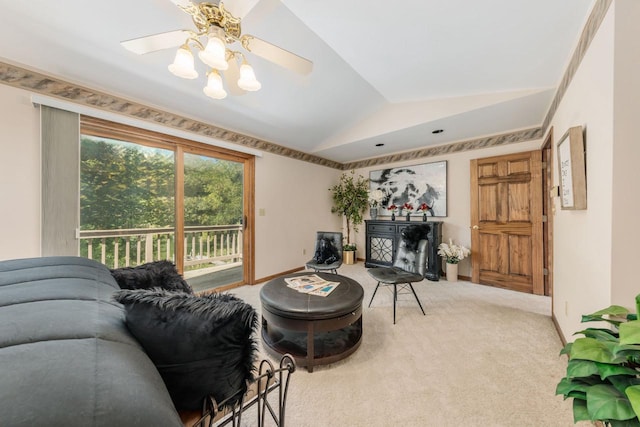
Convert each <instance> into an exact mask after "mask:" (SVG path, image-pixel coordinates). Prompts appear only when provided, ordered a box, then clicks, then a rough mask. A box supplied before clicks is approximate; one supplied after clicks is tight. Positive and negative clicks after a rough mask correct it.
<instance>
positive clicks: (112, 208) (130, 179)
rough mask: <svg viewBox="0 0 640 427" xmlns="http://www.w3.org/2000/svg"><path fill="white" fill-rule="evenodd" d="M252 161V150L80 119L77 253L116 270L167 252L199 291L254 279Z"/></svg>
mask: <svg viewBox="0 0 640 427" xmlns="http://www.w3.org/2000/svg"><path fill="white" fill-rule="evenodd" d="M253 164H254V163H253V156H249V155H242V154H238V153H235V152H229V151H228V150H222V149H217V148H216V149H214V148H213V147H210V146H207V145H205V144H199V143H194V142H192V141H185V140H182V139H180V138H175V137H169V136H166V135H161V134H156V133H152V132H149V131H143V130H140V129H136V128H131V127H127V126H124V125H118V124H114V123H111V122H106V121H101V120H98V119H91V118H86V117H83V118H82V136H81V166H80V181H81V182H80V224H81V226H80V233H79V235H80V236H79V237H80V254H81V255H82V256H86V257H88V258H91V259H96V260H98V261H101V262H102V263H104V264H106V265H107V266H109V267H110V268H118V267H129V266H137V265H140V264H143V263H146V262H151V261H157V260H164V259H168V260H170V261H172V262H173V263H175V264H176V266H177V268H178V271H180V272H181V273H182V274H183V276H184V277H185V279H186V280H187V282H188V283H189V284H190V285H191V286H192V287H193V288H194V291H207V290H211V289H216V288H220V287H223V288H228V287H232V286H235V285H239V284H242V283H251V281H252V280H253V278H252V275H251V274H248V272H249V273H250V272H251V271H252V268H251V266H252V263H251V261H250V257H248V256H247V252H248V253H249V254H251V251H250V250H249V251H247V249H250V248H251V247H252V237H251V236H252V233H251V229H250V228H249V227H248V226H249V224H250V223H252V218H251V217H250V216H249V219H250V221H249V222H248V221H247V220H246V218H247V215H246V213H245V212H247V211H248V208H247V205H251V204H252V203H253V200H252V198H250V197H249V195H250V194H253V191H252V190H251V191H247V187H246V186H247V185H249V186H251V187H252V186H253V180H252V176H253ZM247 177H249V179H247ZM247 262H249V264H247Z"/></svg>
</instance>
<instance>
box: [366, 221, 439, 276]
mask: <svg viewBox="0 0 640 427" xmlns="http://www.w3.org/2000/svg"><path fill="white" fill-rule="evenodd" d="M365 223H366V226H367V234H366V239H367V258H366V260H365V263H364V265H365V266H366V267H388V266H390V265H392V264H393V258H394V256H395V254H396V250H397V249H398V245H399V243H400V240H401V239H402V230H403V229H404V228H405V227H408V226H410V225H412V224H413V225H415V224H423V223H421V222H418V221H415V222H411V221H404V220H398V221H381V220H366V221H365ZM426 224H428V225H430V226H431V229H430V230H429V234H428V235H427V240H429V246H428V249H427V251H428V256H429V259H428V261H427V273H426V274H425V277H426V278H427V279H429V280H433V281H438V280H440V269H441V267H442V261H441V258H440V255H438V246H439V245H440V241H441V240H442V221H428V222H426Z"/></svg>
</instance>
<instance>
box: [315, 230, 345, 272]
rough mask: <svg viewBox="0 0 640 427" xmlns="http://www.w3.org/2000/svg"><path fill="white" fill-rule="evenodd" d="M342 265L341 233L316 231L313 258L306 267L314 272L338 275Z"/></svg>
mask: <svg viewBox="0 0 640 427" xmlns="http://www.w3.org/2000/svg"><path fill="white" fill-rule="evenodd" d="M341 265H342V233H341V232H338V231H318V232H317V234H316V249H315V252H314V255H313V258H312V259H310V260H309V261H308V262H307V264H306V267H307V268H308V269H311V270H315V271H316V272H327V271H328V272H330V273H334V274H338V268H339V267H340V266H341Z"/></svg>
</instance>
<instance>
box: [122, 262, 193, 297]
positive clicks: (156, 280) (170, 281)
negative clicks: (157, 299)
mask: <svg viewBox="0 0 640 427" xmlns="http://www.w3.org/2000/svg"><path fill="white" fill-rule="evenodd" d="M111 274H112V275H113V277H115V279H116V282H118V285H119V286H120V288H121V289H151V288H162V289H168V290H170V291H171V290H173V291H183V292H187V293H190V294H192V293H193V290H192V289H191V286H189V284H188V283H187V282H186V281H185V280H184V279H183V278H182V276H181V275H180V273H178V270H176V266H175V265H174V264H173V263H172V262H171V261H166V260H163V261H154V262H148V263H146V264H142V265H138V266H136V267H123V268H115V269H112V270H111Z"/></svg>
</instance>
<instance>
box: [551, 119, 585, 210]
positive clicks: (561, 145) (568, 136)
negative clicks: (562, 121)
mask: <svg viewBox="0 0 640 427" xmlns="http://www.w3.org/2000/svg"><path fill="white" fill-rule="evenodd" d="M557 151H558V168H559V175H558V177H559V180H560V205H561V208H562V209H574V210H578V209H586V208H587V180H586V169H585V162H584V152H585V150H584V139H583V137H582V126H575V127H572V128H570V129H569V130H568V131H567V132H566V133H565V134H564V135H563V136H562V138H561V139H560V142H558V150H557Z"/></svg>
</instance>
